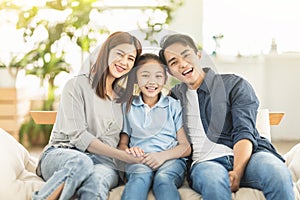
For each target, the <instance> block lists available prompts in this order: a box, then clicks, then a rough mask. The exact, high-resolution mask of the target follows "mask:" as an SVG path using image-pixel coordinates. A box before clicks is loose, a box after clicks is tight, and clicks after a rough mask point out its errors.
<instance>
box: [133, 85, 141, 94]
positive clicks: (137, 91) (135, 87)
mask: <svg viewBox="0 0 300 200" xmlns="http://www.w3.org/2000/svg"><path fill="white" fill-rule="evenodd" d="M140 92H141V90H140V87H139V85H138V84H136V83H135V84H134V85H133V95H134V96H139V95H140Z"/></svg>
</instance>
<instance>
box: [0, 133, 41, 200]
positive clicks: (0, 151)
mask: <svg viewBox="0 0 300 200" xmlns="http://www.w3.org/2000/svg"><path fill="white" fill-rule="evenodd" d="M0 163H1V170H0V180H1V181H0V199H20V200H23V199H24V200H25V199H31V194H32V192H33V191H36V190H38V189H39V188H41V187H42V186H43V185H44V181H43V180H42V179H41V178H39V177H38V176H37V175H36V174H35V173H34V171H35V166H36V162H35V160H34V159H33V158H32V157H31V156H30V154H29V152H28V151H27V150H26V149H25V148H24V147H23V146H22V145H21V144H20V143H18V142H17V141H16V140H15V139H14V138H13V137H12V136H11V135H10V134H9V133H7V132H5V131H4V130H3V129H1V128H0Z"/></svg>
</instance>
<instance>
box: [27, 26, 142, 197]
mask: <svg viewBox="0 0 300 200" xmlns="http://www.w3.org/2000/svg"><path fill="white" fill-rule="evenodd" d="M140 54H141V44H140V42H139V41H138V40H137V39H136V38H135V37H134V36H132V35H130V34H129V33H126V32H116V33H113V34H112V35H110V36H109V37H108V38H107V40H106V41H105V42H104V44H103V45H102V47H101V49H100V51H99V54H98V58H97V60H96V62H95V64H94V65H93V67H92V69H91V71H90V73H89V74H82V75H79V76H77V77H74V78H73V79H71V80H69V81H68V82H67V83H66V85H65V87H64V90H63V93H62V96H61V101H60V105H59V110H58V113H57V118H56V122H55V124H54V127H53V130H52V133H51V138H50V141H49V145H48V146H47V147H46V148H45V151H44V152H43V154H42V156H41V159H40V162H39V167H38V170H37V173H38V174H39V175H40V176H41V177H42V178H43V179H44V180H45V181H46V184H45V186H44V187H43V188H42V189H41V190H40V191H37V192H35V194H34V195H33V197H32V199H38V200H41V199H58V198H59V199H61V200H63V199H65V200H69V199H71V198H72V196H73V195H75V196H76V197H77V199H84V200H87V199H88V200H92V199H101V200H105V199H107V194H108V191H109V190H110V189H111V188H112V187H115V186H116V185H117V184H118V173H117V171H116V170H115V166H114V164H113V160H112V158H116V159H119V160H122V161H125V162H128V163H139V162H140V159H139V158H134V157H133V156H131V155H128V154H127V153H126V152H124V151H121V150H118V149H116V147H117V145H118V142H119V133H120V131H121V129H122V124H123V119H122V108H121V104H120V101H121V100H126V98H123V96H122V93H121V91H122V89H120V88H119V87H118V85H119V84H118V81H119V80H121V79H122V78H123V76H125V75H126V74H127V73H128V72H129V71H130V70H131V69H132V68H133V67H134V64H135V61H136V59H138V57H139V56H140Z"/></svg>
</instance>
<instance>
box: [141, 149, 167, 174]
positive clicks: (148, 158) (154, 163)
mask: <svg viewBox="0 0 300 200" xmlns="http://www.w3.org/2000/svg"><path fill="white" fill-rule="evenodd" d="M166 160H167V159H166V158H165V156H164V154H163V153H162V152H153V153H148V154H145V155H144V158H143V159H142V160H141V163H142V164H144V165H148V166H149V167H151V168H152V169H153V170H154V169H157V168H159V167H160V166H161V165H162V164H164V162H166Z"/></svg>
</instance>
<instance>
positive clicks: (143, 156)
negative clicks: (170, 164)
mask: <svg viewBox="0 0 300 200" xmlns="http://www.w3.org/2000/svg"><path fill="white" fill-rule="evenodd" d="M125 151H126V152H127V153H128V154H131V155H132V156H133V157H135V158H140V162H139V163H140V164H144V165H147V166H149V167H150V168H152V169H153V170H154V169H157V168H159V167H160V166H161V165H162V164H163V163H164V162H165V161H166V159H165V158H164V156H163V154H162V153H161V152H152V153H145V152H144V150H143V149H141V148H140V147H136V146H135V147H131V148H126V149H125Z"/></svg>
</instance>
